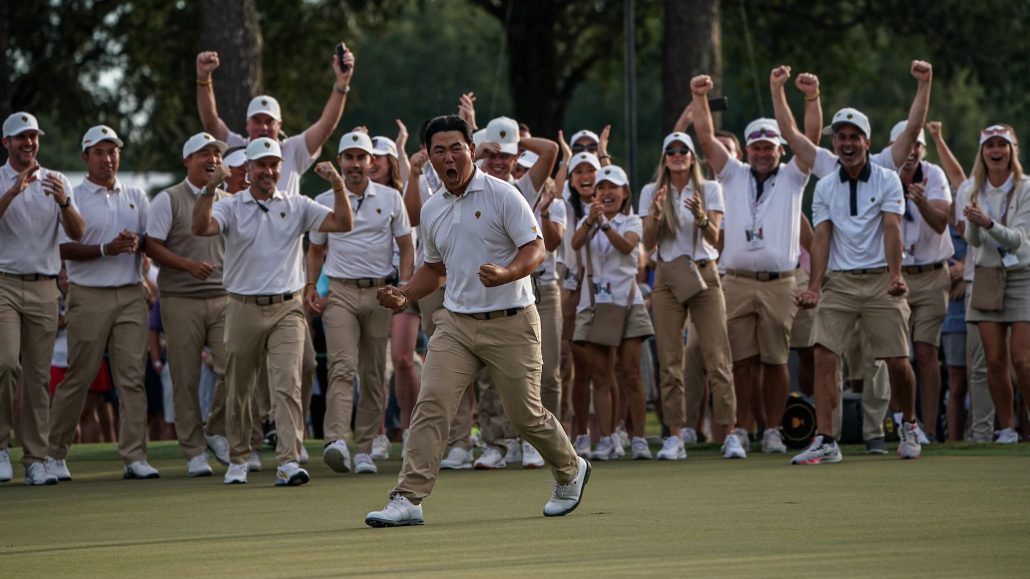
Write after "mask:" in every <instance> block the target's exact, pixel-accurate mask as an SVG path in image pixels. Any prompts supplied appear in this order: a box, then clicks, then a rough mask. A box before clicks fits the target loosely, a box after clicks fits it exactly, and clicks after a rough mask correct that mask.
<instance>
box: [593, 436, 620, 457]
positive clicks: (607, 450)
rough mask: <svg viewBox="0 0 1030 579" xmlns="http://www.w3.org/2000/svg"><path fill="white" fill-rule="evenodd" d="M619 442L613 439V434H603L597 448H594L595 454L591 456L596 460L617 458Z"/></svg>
mask: <svg viewBox="0 0 1030 579" xmlns="http://www.w3.org/2000/svg"><path fill="white" fill-rule="evenodd" d="M616 446H618V444H616V443H615V441H614V440H612V437H611V436H602V437H601V440H599V441H597V448H595V449H594V454H593V455H591V458H593V459H594V460H615V459H616V458H618V455H616V454H615V447H616Z"/></svg>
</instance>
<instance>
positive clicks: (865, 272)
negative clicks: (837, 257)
mask: <svg viewBox="0 0 1030 579" xmlns="http://www.w3.org/2000/svg"><path fill="white" fill-rule="evenodd" d="M833 273H846V274H848V275H873V274H879V273H887V268H886V267H867V268H861V269H835V270H833Z"/></svg>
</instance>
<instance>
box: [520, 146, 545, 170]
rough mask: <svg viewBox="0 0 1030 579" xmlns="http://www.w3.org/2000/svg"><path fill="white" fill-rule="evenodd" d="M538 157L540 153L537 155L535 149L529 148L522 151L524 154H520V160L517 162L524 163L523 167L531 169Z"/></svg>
mask: <svg viewBox="0 0 1030 579" xmlns="http://www.w3.org/2000/svg"><path fill="white" fill-rule="evenodd" d="M538 159H540V155H537V154H536V153H534V152H533V151H528V150H527V151H522V154H521V155H519V160H518V161H517V162H518V164H519V165H522V166H523V167H525V168H527V169H529V168H530V167H532V166H533V165H535V164H536V162H537V160H538Z"/></svg>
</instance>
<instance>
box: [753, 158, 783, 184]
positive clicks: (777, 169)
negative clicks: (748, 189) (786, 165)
mask: <svg viewBox="0 0 1030 579" xmlns="http://www.w3.org/2000/svg"><path fill="white" fill-rule="evenodd" d="M781 166H782V163H781V164H780V165H776V168H775V169H773V170H772V171H769V174H768V175H766V177H765V179H764V180H762V179H759V178H758V172H757V171H755V168H754V167H752V166H751V165H748V166H747V168H748V170H749V171H751V177H752V178H754V180H755V182H756V183H764V182H765V181H768V180H769V179H771V178H773V177H775V176H776V174H777V173H779V172H780V167H781Z"/></svg>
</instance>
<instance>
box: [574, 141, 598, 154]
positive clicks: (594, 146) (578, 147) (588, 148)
mask: <svg viewBox="0 0 1030 579" xmlns="http://www.w3.org/2000/svg"><path fill="white" fill-rule="evenodd" d="M584 151H587V152H590V153H596V152H597V143H590V144H589V145H580V144H576V145H572V152H573V153H582V152H584Z"/></svg>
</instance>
